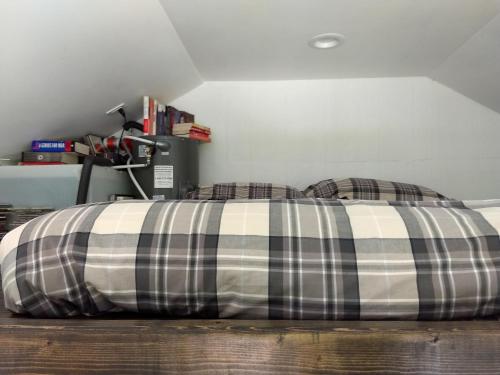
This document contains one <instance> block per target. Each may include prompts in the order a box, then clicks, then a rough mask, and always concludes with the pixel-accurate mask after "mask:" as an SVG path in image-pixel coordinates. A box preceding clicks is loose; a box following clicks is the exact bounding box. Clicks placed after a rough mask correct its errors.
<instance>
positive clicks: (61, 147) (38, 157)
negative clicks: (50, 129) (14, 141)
mask: <svg viewBox="0 0 500 375" xmlns="http://www.w3.org/2000/svg"><path fill="white" fill-rule="evenodd" d="M89 154H90V148H89V146H87V145H84V144H83V143H80V142H75V141H71V140H66V141H53V140H35V141H33V142H32V143H31V151H29V152H23V158H22V162H20V163H19V165H58V164H78V162H79V157H80V156H86V155H89Z"/></svg>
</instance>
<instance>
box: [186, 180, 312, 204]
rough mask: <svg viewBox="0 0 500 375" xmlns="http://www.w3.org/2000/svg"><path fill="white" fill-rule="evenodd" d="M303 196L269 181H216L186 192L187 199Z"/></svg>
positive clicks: (285, 186)
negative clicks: (216, 182)
mask: <svg viewBox="0 0 500 375" xmlns="http://www.w3.org/2000/svg"><path fill="white" fill-rule="evenodd" d="M296 198H304V194H302V192H301V191H299V190H297V189H295V188H293V187H291V186H287V185H277V184H269V183H259V182H248V183H238V182H229V183H218V184H213V185H206V186H201V187H199V188H198V189H196V190H194V191H192V192H190V193H188V196H187V199H209V200H226V199H296Z"/></svg>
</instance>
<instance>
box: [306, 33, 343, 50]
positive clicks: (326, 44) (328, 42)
mask: <svg viewBox="0 0 500 375" xmlns="http://www.w3.org/2000/svg"><path fill="white" fill-rule="evenodd" d="M344 39H345V36H343V35H342V34H336V33H328V34H319V35H316V36H315V37H313V38H312V39H311V40H310V41H309V46H310V47H312V48H319V49H327V48H335V47H338V46H340V45H341V44H342V43H343V42H344Z"/></svg>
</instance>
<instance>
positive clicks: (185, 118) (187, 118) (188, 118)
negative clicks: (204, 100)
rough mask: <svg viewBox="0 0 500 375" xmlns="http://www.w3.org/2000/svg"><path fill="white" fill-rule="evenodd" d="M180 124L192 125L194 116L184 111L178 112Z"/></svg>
mask: <svg viewBox="0 0 500 375" xmlns="http://www.w3.org/2000/svg"><path fill="white" fill-rule="evenodd" d="M179 122H180V123H181V124H182V123H185V122H186V123H193V122H194V115H193V114H191V113H189V112H186V111H180V121H179Z"/></svg>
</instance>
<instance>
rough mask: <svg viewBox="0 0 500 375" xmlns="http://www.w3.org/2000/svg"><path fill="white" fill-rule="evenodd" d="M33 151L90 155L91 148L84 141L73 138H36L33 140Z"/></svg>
mask: <svg viewBox="0 0 500 375" xmlns="http://www.w3.org/2000/svg"><path fill="white" fill-rule="evenodd" d="M31 151H33V152H77V153H79V154H82V155H89V154H90V148H89V146H87V145H84V144H83V143H80V142H76V141H72V140H63V141H58V140H34V141H32V142H31Z"/></svg>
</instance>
